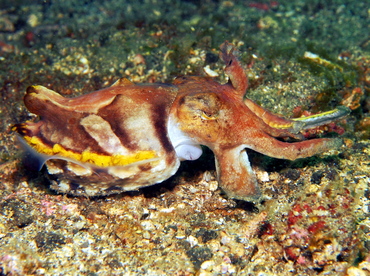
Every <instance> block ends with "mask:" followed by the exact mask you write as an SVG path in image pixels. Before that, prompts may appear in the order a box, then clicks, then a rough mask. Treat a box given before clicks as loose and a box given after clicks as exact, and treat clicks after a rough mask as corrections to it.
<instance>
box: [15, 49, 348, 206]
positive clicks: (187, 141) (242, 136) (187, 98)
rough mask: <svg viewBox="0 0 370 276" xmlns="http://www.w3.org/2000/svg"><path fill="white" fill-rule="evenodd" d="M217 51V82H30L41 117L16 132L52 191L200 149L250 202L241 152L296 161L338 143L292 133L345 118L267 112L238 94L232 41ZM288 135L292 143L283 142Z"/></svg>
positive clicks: (110, 185)
mask: <svg viewBox="0 0 370 276" xmlns="http://www.w3.org/2000/svg"><path fill="white" fill-rule="evenodd" d="M220 49H221V51H220V57H221V59H222V60H223V62H224V63H225V65H226V67H225V73H226V75H227V76H228V77H229V81H228V82H227V83H225V84H220V83H219V82H217V81H215V80H214V79H212V78H210V77H201V76H183V77H178V78H176V79H175V80H174V81H173V83H172V84H134V83H132V82H131V81H129V80H128V79H126V78H122V79H120V80H118V81H117V82H116V83H114V84H113V85H112V86H110V87H108V88H104V89H101V90H98V91H95V92H91V93H89V94H85V95H82V96H79V97H75V98H65V97H63V96H61V95H60V94H58V93H56V92H54V91H52V90H50V89H48V88H46V87H43V86H40V85H36V86H31V87H29V88H28V89H27V93H26V95H25V97H24V103H25V105H26V107H27V108H28V110H29V111H30V112H32V113H34V114H37V115H38V116H39V117H40V120H39V121H38V122H26V123H23V124H18V125H15V127H14V130H16V131H17V132H18V133H19V134H20V136H21V141H22V143H23V144H24V145H25V147H26V148H27V149H28V151H29V152H30V153H31V155H32V156H33V158H36V160H37V162H38V164H39V168H41V167H42V166H44V165H45V166H46V167H47V173H48V176H49V179H50V181H51V183H52V185H51V188H52V189H55V190H57V191H59V192H62V193H69V194H74V195H87V196H94V195H108V194H112V193H118V192H122V191H130V190H137V189H139V188H142V187H145V186H149V185H153V184H156V183H159V182H162V181H164V180H166V179H168V178H169V177H170V176H172V175H174V174H175V173H176V171H177V170H178V168H179V164H180V161H183V160H196V159H198V158H199V157H200V156H201V155H202V146H206V147H208V148H210V149H211V150H212V151H213V153H214V156H215V160H216V170H217V179H218V183H219V186H220V188H221V189H222V190H223V191H224V192H225V193H226V194H227V196H229V197H231V198H236V199H242V200H249V201H255V200H257V199H258V198H259V197H260V196H261V192H260V189H259V186H258V183H257V179H256V176H255V173H254V172H253V169H252V166H251V164H250V162H249V159H248V154H247V151H246V149H252V150H254V151H257V152H259V153H262V154H265V155H268V156H271V157H274V158H281V159H289V160H295V159H297V158H305V157H309V156H313V155H315V154H319V153H322V152H324V151H327V150H329V149H333V148H338V147H339V146H341V144H342V140H341V139H339V138H330V139H329V138H320V139H311V140H304V141H299V140H302V139H303V136H302V134H301V133H300V132H301V131H302V130H304V129H307V128H312V127H316V126H319V125H322V124H326V123H328V122H331V121H333V120H336V119H338V118H340V117H343V116H345V115H347V114H348V113H349V110H348V108H346V107H338V108H336V109H334V110H332V111H329V112H325V113H322V114H319V115H314V116H309V117H304V118H299V119H285V118H282V117H279V116H277V115H274V114H272V113H271V112H269V111H267V110H265V109H264V108H262V107H261V106H259V105H257V104H256V103H255V102H253V101H252V100H250V99H248V98H245V93H246V91H247V88H248V79H247V77H246V73H245V71H244V69H243V67H242V66H241V64H240V62H239V61H238V59H237V58H236V54H235V53H236V49H235V48H234V46H233V45H232V44H230V43H228V42H225V43H223V44H222V45H221V46H220ZM287 137H291V138H294V140H295V141H297V140H298V141H297V142H291V143H289V142H284V141H283V140H282V138H287ZM276 138H279V139H276Z"/></svg>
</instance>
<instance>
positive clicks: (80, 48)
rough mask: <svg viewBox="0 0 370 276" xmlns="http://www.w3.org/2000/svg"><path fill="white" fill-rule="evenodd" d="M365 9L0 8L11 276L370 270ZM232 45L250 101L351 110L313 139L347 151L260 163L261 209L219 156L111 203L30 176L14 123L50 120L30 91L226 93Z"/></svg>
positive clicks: (4, 262) (1, 256)
mask: <svg viewBox="0 0 370 276" xmlns="http://www.w3.org/2000/svg"><path fill="white" fill-rule="evenodd" d="M366 2H367V1H340V0H338V1H335V0H333V1H317V0H314V1H308V0H307V1H290V0H282V1H256V2H253V1H211V0H206V1H177V2H176V1H155V0H144V1H132V2H131V1H119V0H115V1H93V0H91V1H88V0H86V1H77V0H67V1H51V0H45V1H37V0H35V1H22V0H17V1H4V0H2V1H0V93H1V105H0V116H1V121H2V123H1V124H0V128H1V132H0V135H1V139H0V162H1V165H0V174H1V177H0V275H89V276H93V275H359V276H362V275H369V274H370V240H369V237H370V218H369V201H370V190H369V180H370V176H369V172H370V157H369V154H370V142H369V137H370V118H369V110H370V97H369V89H370V53H369V50H370V37H369V22H370V6H369V5H368V3H366ZM225 40H228V41H230V42H233V43H234V44H235V45H237V47H238V49H239V51H240V53H239V59H240V61H241V62H242V63H243V64H244V65H245V67H246V68H247V67H248V76H249V81H250V88H249V90H248V92H247V96H248V97H250V98H251V99H253V100H255V101H256V102H258V103H259V104H261V105H262V106H263V107H265V108H267V109H269V110H271V111H272V112H275V113H278V114H281V115H284V116H286V117H292V116H300V115H302V114H314V113H317V112H320V111H327V110H330V109H333V108H335V106H337V105H346V106H348V107H350V108H351V109H352V113H351V115H349V116H348V117H346V118H345V119H343V120H341V121H339V122H336V123H335V124H332V125H331V126H327V127H323V128H320V129H315V130H313V131H312V133H311V134H310V135H311V136H312V137H316V136H322V135H325V133H327V132H330V133H327V135H329V136H338V135H341V136H342V137H343V139H344V141H345V144H344V146H342V147H341V148H339V149H336V150H332V151H329V152H325V153H323V154H321V155H319V156H316V157H311V158H307V159H303V160H296V161H285V160H278V159H273V158H269V157H267V156H264V155H261V154H258V153H255V152H249V153H250V154H249V156H250V159H251V163H252V165H253V168H254V170H255V171H256V173H257V178H258V182H259V184H260V186H261V189H262V193H263V198H262V199H261V201H260V202H258V203H255V204H253V203H250V202H243V201H236V200H232V199H228V198H227V197H226V196H225V195H224V194H223V193H222V191H221V190H220V189H219V188H218V186H217V181H216V179H215V170H214V163H213V155H212V153H211V152H209V151H208V152H207V153H206V154H205V155H204V156H203V157H202V158H201V159H200V160H198V161H195V162H185V163H183V165H182V167H181V168H180V170H179V172H178V173H177V174H176V175H175V176H174V177H172V178H170V179H169V180H168V181H166V182H164V183H162V184H158V185H155V186H152V187H149V188H145V189H142V190H140V191H137V192H130V193H124V194H119V195H113V196H107V197H99V198H87V197H72V196H68V195H63V194H57V193H55V192H53V191H52V190H50V189H49V185H48V182H47V180H46V178H45V177H44V173H45V172H40V173H37V172H30V171H27V170H25V169H24V166H23V165H22V163H21V161H20V160H21V155H20V152H21V151H20V149H18V148H17V147H16V143H15V142H14V133H13V132H12V131H11V126H12V124H15V123H20V122H24V121H26V120H37V118H36V116H34V115H32V114H30V113H29V112H28V111H27V110H26V109H25V107H24V104H23V101H22V97H23V95H24V93H25V89H26V88H27V87H28V86H29V85H35V84H40V85H44V86H46V87H48V88H50V89H53V90H55V91H58V92H59V93H61V94H62V95H64V96H68V97H72V96H76V95H81V94H83V93H87V92H90V91H94V90H97V89H100V88H103V87H107V86H109V85H111V84H112V83H113V82H114V81H115V80H117V79H119V78H121V77H127V78H128V79H130V80H131V81H133V82H136V83H142V82H169V83H170V82H172V80H173V79H174V78H175V77H176V76H179V75H184V74H190V75H206V74H207V73H206V72H205V70H206V71H207V72H208V74H212V75H215V78H216V79H218V80H219V81H220V82H225V81H226V79H225V75H224V73H223V64H222V63H221V62H220V61H219V60H218V46H219V45H220V44H221V43H222V42H223V41H225ZM305 53H306V54H305ZM308 53H311V54H308ZM204 68H206V69H204ZM227 131H232V130H227ZM343 132H344V133H343Z"/></svg>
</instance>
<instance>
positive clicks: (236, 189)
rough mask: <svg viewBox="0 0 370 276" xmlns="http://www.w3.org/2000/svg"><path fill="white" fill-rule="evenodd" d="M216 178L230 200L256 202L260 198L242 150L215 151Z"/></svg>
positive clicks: (246, 157)
mask: <svg viewBox="0 0 370 276" xmlns="http://www.w3.org/2000/svg"><path fill="white" fill-rule="evenodd" d="M215 157H216V169H217V178H218V182H219V185H220V187H221V188H222V190H223V191H224V192H225V193H226V194H227V195H228V197H230V198H236V199H241V200H247V201H252V202H254V201H257V200H258V199H259V198H260V196H261V191H260V189H259V187H258V183H257V179H256V176H255V174H254V172H253V170H252V167H251V164H250V162H249V159H248V155H247V152H246V150H245V149H244V148H241V147H237V148H232V149H222V150H216V151H215Z"/></svg>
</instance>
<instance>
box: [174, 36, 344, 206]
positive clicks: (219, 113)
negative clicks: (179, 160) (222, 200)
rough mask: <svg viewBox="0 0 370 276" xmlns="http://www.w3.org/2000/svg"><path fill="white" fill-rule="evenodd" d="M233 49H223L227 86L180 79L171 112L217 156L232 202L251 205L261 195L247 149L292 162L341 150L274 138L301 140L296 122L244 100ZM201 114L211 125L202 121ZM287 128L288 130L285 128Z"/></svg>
mask: <svg viewBox="0 0 370 276" xmlns="http://www.w3.org/2000/svg"><path fill="white" fill-rule="evenodd" d="M234 51H235V49H234V47H233V46H232V45H231V44H229V43H227V42H225V43H224V44H222V45H221V54H220V56H221V58H222V59H223V61H224V62H225V64H226V68H225V72H226V74H227V75H228V76H229V79H230V80H229V82H228V83H226V84H223V85H221V84H219V83H218V82H216V81H214V80H212V79H210V78H205V77H182V78H178V79H176V80H175V82H174V85H176V86H177V87H178V88H179V93H178V96H177V98H176V99H175V102H174V104H173V105H172V108H171V112H172V113H173V114H175V116H176V117H177V118H178V120H179V122H180V124H181V127H182V130H183V131H184V132H185V133H187V134H188V135H189V136H191V137H193V138H194V139H195V140H196V141H197V142H198V143H200V144H202V145H206V146H208V147H209V148H210V149H211V150H212V151H213V152H214V153H215V157H216V165H217V172H218V179H219V184H220V185H221V187H222V189H223V190H224V191H225V192H226V193H227V194H228V195H229V196H230V197H233V198H239V199H248V200H254V199H256V198H258V197H259V195H260V191H259V188H258V185H257V181H256V177H255V175H254V173H253V171H252V169H251V167H250V164H249V162H248V157H247V154H246V152H245V148H250V149H253V150H255V151H257V152H260V153H262V154H265V155H268V156H271V157H275V158H281V159H289V160H295V159H297V158H305V157H309V156H312V155H315V154H318V153H321V152H323V151H326V150H328V149H330V148H333V147H337V146H339V145H340V144H341V143H342V142H341V141H340V140H338V139H313V140H308V141H302V142H296V143H285V142H282V141H279V140H277V139H275V138H274V137H294V138H301V136H300V135H299V134H297V130H296V129H294V126H295V124H296V122H295V121H292V120H288V119H285V118H281V117H278V116H276V115H274V114H272V113H271V112H269V111H267V110H265V109H264V108H262V107H260V106H258V105H257V104H256V103H254V102H253V101H251V100H249V99H247V98H245V99H244V95H245V93H246V90H247V88H248V80H247V77H246V74H245V71H244V70H243V68H242V66H241V65H240V63H239V61H238V60H237V59H236V57H235V56H234V54H233V52H234ZM202 112H203V113H205V114H206V115H207V117H212V119H210V120H204V118H203V119H202V118H201V116H200V114H201V113H202ZM286 125H291V127H288V128H287V127H286Z"/></svg>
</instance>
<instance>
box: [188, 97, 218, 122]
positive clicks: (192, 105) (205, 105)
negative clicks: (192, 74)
mask: <svg viewBox="0 0 370 276" xmlns="http://www.w3.org/2000/svg"><path fill="white" fill-rule="evenodd" d="M220 106H221V104H220V99H219V97H218V96H217V95H216V94H214V93H199V94H195V95H189V96H186V97H184V99H183V101H182V104H181V110H182V111H183V112H187V113H189V115H190V114H192V115H193V116H195V117H198V118H201V119H202V120H215V119H217V117H218V114H219V111H220Z"/></svg>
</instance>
